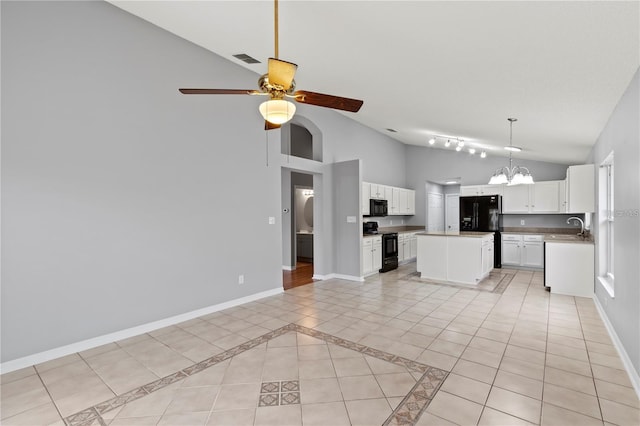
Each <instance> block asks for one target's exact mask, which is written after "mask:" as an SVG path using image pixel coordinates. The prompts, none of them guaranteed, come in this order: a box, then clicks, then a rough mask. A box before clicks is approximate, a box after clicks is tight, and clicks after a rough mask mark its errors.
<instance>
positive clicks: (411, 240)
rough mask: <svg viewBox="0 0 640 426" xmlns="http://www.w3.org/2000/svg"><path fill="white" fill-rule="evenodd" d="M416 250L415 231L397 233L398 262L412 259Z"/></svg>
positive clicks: (416, 238) (416, 239) (415, 254)
mask: <svg viewBox="0 0 640 426" xmlns="http://www.w3.org/2000/svg"><path fill="white" fill-rule="evenodd" d="M417 252H418V237H416V233H415V232H399V233H398V262H405V261H408V260H411V259H414V258H415V257H416V256H417Z"/></svg>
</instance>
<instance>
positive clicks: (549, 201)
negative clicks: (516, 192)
mask: <svg viewBox="0 0 640 426" xmlns="http://www.w3.org/2000/svg"><path fill="white" fill-rule="evenodd" d="M561 182H562V181H559V180H550V181H546V182H536V183H534V184H533V185H528V186H529V187H530V188H529V201H530V205H531V212H532V213H560V212H561V204H560V189H561V187H562V186H561V185H560V183H561ZM562 188H564V187H562Z"/></svg>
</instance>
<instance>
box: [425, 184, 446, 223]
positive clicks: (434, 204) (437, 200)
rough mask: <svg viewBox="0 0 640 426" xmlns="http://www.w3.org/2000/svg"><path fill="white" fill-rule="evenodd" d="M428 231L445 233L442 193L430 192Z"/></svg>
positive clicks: (428, 197) (428, 199) (428, 196)
mask: <svg viewBox="0 0 640 426" xmlns="http://www.w3.org/2000/svg"><path fill="white" fill-rule="evenodd" d="M427 231H428V232H444V200H443V194H442V193H438V192H429V193H428V194H427Z"/></svg>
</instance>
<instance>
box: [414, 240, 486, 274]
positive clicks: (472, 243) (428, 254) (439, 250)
mask: <svg viewBox="0 0 640 426" xmlns="http://www.w3.org/2000/svg"><path fill="white" fill-rule="evenodd" d="M416 236H417V238H418V252H417V260H416V262H417V264H416V267H417V270H418V272H419V273H420V277H421V278H424V279H431V280H435V281H446V282H452V283H459V284H472V285H475V284H478V283H479V282H480V281H482V279H484V278H485V277H487V276H488V275H489V273H490V272H491V271H492V270H493V239H494V233H493V232H456V233H445V232H419V233H417V234H416Z"/></svg>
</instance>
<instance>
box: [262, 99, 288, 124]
mask: <svg viewBox="0 0 640 426" xmlns="http://www.w3.org/2000/svg"><path fill="white" fill-rule="evenodd" d="M259 110H260V114H262V117H264V119H265V120H267V121H268V122H269V123H272V124H284V123H286V122H287V121H289V120H291V118H292V117H293V115H294V114H295V113H296V106H295V104H294V103H292V102H289V101H285V100H284V99H271V100H268V101H266V102H263V103H261V104H260V107H259Z"/></svg>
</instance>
